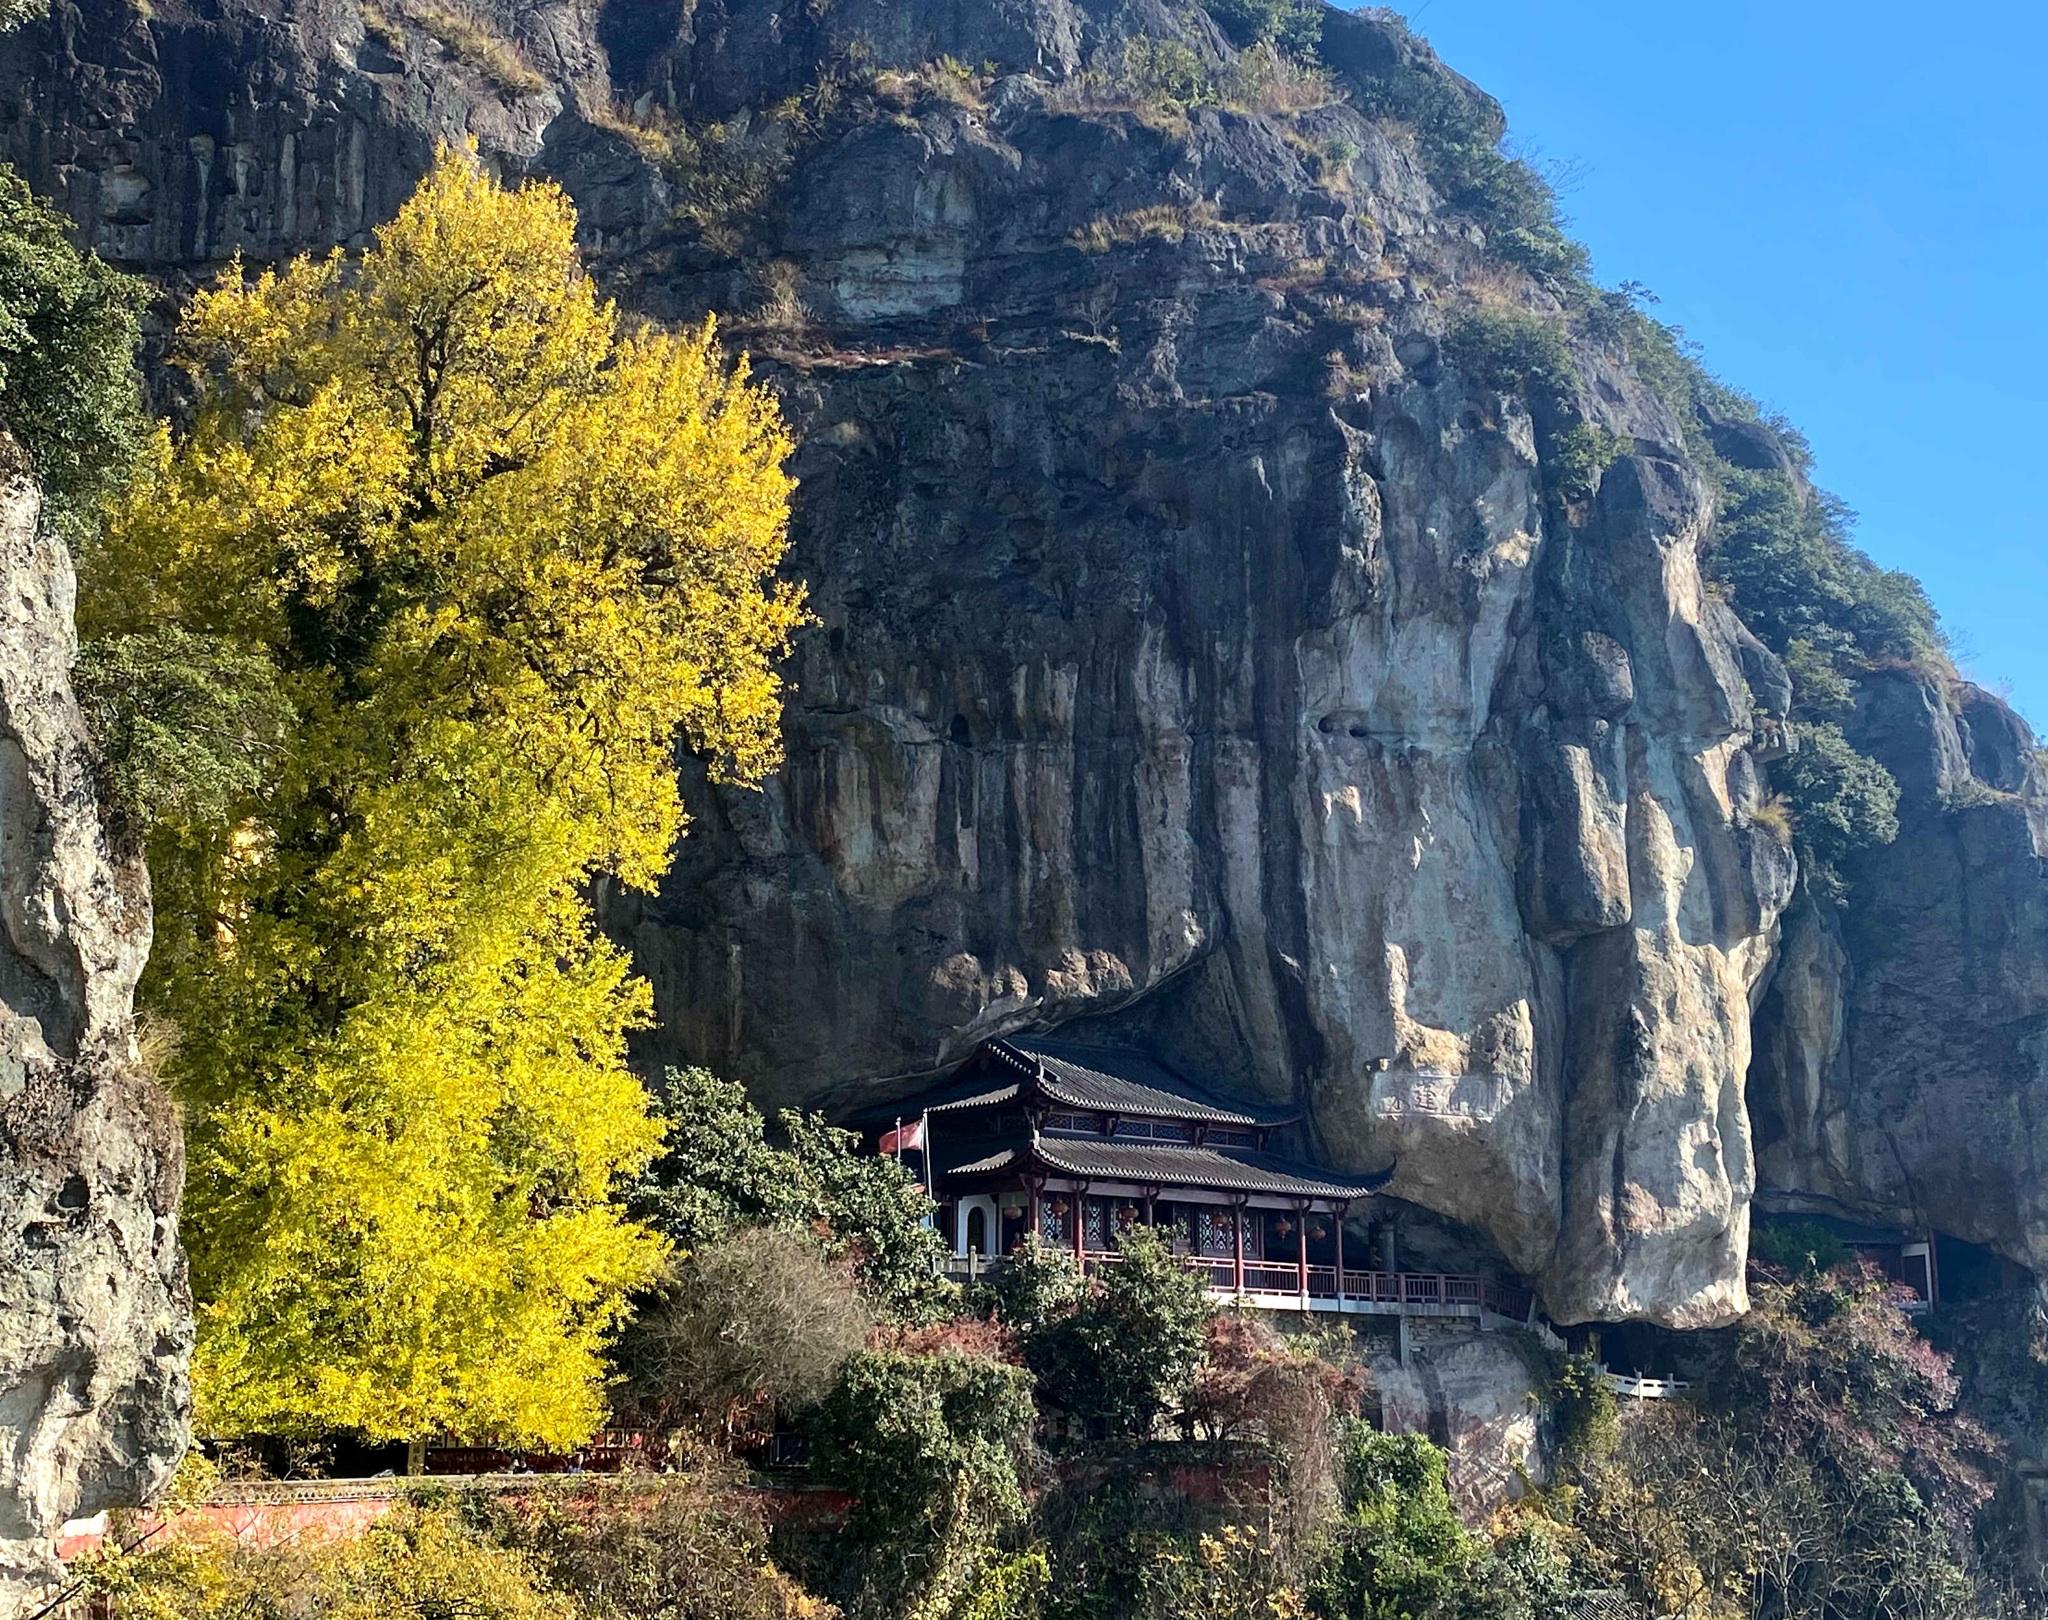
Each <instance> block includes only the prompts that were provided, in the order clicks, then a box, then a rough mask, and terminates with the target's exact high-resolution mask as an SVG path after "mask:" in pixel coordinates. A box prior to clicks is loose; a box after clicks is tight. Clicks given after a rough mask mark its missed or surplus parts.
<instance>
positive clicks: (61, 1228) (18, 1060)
mask: <svg viewBox="0 0 2048 1620" xmlns="http://www.w3.org/2000/svg"><path fill="white" fill-rule="evenodd" d="M37 507H38V501H37V496H36V490H35V486H34V484H33V483H32V482H31V481H30V480H29V479H28V477H27V476H26V474H25V473H24V471H23V469H22V465H21V458H20V455H19V453H18V452H17V451H16V450H15V448H14V446H13V444H12V443H11V442H9V441H8V440H6V439H5V437H4V436H0V1614H12V1613H14V1612H15V1610H16V1609H17V1607H19V1606H21V1605H23V1604H25V1603H27V1602H28V1601H29V1599H30V1598H31V1597H32V1595H33V1594H35V1593H37V1592H39V1591H40V1590H41V1589H42V1588H43V1585H44V1583H45V1580H46V1578H47V1577H48V1575H49V1573H50V1569H51V1564H50V1553H51V1538H52V1537H53V1536H54V1535H55V1533H56V1531H57V1530H58V1528H59V1527H60V1526H61V1525H62V1524H63V1523H64V1522H65V1521H66V1520H68V1519H73V1518H83V1517H88V1516H90V1515H93V1514H96V1513H98V1512H99V1511H100V1510H102V1509H104V1508H107V1507H112V1506H119V1505H122V1504H126V1503H135V1502H140V1501H141V1500H143V1498H144V1497H145V1495H146V1494H147V1493H149V1492H150V1491H152V1490H153V1489H154V1488H155V1487H156V1485H157V1484H158V1483H160V1482H161V1480H162V1478H163V1476H164V1475H165V1474H166V1473H167V1472H168V1471H169V1470H170V1468H171V1467H172V1466H173V1465H174V1464H175V1463H176V1461H177V1459H178V1458H179V1457H180V1456H182V1455H183V1453H184V1449H185V1412H186V1396H185V1357H186V1353H187V1351H188V1350H189V1349H190V1347H191V1301H190V1299H189V1298H188V1297H187V1295H186V1291H185V1274H184V1260H183V1257H182V1255H181V1254H180V1252H179V1249H178V1244H177V1233H176V1227H175V1211H176V1207H177V1197H178V1186H179V1182H180V1180H181V1178H182V1175H183V1169H184V1159H183V1154H182V1151H181V1149H180V1146H179V1140H178V1129H177V1123H176V1121H175V1120H174V1119H173V1118H172V1116H171V1112H170V1108H169V1105H168V1103H167V1102H166V1100H165V1099H164V1097H163V1096H162V1094H161V1093H159V1092H158V1091H157V1090H156V1088H155V1087H154V1085H152V1084H151V1083H150V1081H149V1080H148V1078H147V1077H146V1076H145V1075H143V1074H142V1073H141V1072H140V1071H139V1070H138V1068H137V1066H136V1061H135V1048H134V1036H133V1032H132V1029H131V1013H132V1007H133V996H134V990H135V981H136V977H137V976H138V975H139V974H140V973H141V971H142V962H143V958H144V957H145V955H147V953H148V950H149V897H148V889H147V885H146V883H145V881H144V879H143V876H142V872H141V868H140V866H139V864H138V863H136V862H134V861H132V860H123V859H120V858H117V857H116V856H115V855H114V854H113V853H112V852H110V850H109V848H108V845H107V841H106V838H105V835H104V834H103V832H102V830H101V826H100V821H99V816H98V813H97V810H96V807H95V804H94V799H93V793H92V785H91V777H90V773H89V766H90V756H89V754H88V752H87V747H86V741H85V731H84V726H83V723H82V722H81V720H80V718H79V714H78V710H77V706H76V705H75V703H74V702H73V701H72V698H71V690H70V684H69V675H68V672H69V670H70V668H71V663H72V654H73V652H74V645H73V641H72V630H71V601H72V576H71V563H70V559H69V558H68V557H67V556H66V555H65V553H64V548H63V546H62V545H61V544H59V543H58V542H57V541H56V540H54V539H52V538H50V537H49V536H48V535H47V534H46V533H44V532H43V531H42V530H41V529H40V527H39V526H38V524H37V521H36V518H37Z"/></svg>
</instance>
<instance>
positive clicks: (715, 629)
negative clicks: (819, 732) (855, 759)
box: [82, 153, 803, 1445]
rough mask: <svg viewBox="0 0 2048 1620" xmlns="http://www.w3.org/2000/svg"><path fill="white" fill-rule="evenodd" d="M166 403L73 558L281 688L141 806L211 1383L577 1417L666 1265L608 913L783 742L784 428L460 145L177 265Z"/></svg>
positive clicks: (376, 1428) (118, 618) (633, 1012)
mask: <svg viewBox="0 0 2048 1620" xmlns="http://www.w3.org/2000/svg"><path fill="white" fill-rule="evenodd" d="M181 339H182V341H181V352H182V356H183V359H184V361H185V363H186V365H187V367H188V368H189V370H190V372H191V375H192V379H193V385H194V402H193V406H194V408H193V415H192V424H191V427H190V430H189V431H188V432H186V433H184V434H182V435H179V436H177V437H175V438H173V437H172V436H170V435H168V434H165V435H163V436H161V437H160V438H159V439H158V440H157V442H156V443H155V446H154V448H153V450H152V452H151V453H150V454H149V455H148V456H147V458H146V460H145V463H144V467H143V470H142V473H141V474H140V476H139V478H138V480H137V485H136V487H134V488H133V489H132V491H131V492H130V494H129V496H128V498H127V499H126V500H125V501H124V502H123V504H122V505H121V506H120V508H119V509H118V512H117V514H116V516H115V518H114V520H113V522H112V524H111V527H110V531H109V533H108V536H107V538H106V540H105V542H104V543H103V544H102V545H100V546H98V547H96V548H95V549H94V551H93V552H92V554H91V555H90V556H89V558H88V561H87V568H86V587H87V588H86V592H85V600H84V604H83V615H82V616H83V620H84V626H85V629H86V631H87V633H88V635H90V636H95V637H99V638H114V637H120V636H124V635H132V634H139V633H144V632H149V631H161V630H162V629H164V628H165V627H171V628H175V629H177V630H179V631H181V632H184V633H186V634H187V635H189V636H191V637H194V638H198V639H200V640H203V641H206V642H209V643H211V644H213V645H215V646H218V647H221V648H225V649H230V650H232V651H233V652H234V653H235V654H236V655H237V656H238V657H240V658H243V659H254V660H258V661H260V662H262V663H263V664H265V665H267V667H268V669H269V670H270V671H271V672H272V673H273V675H274V678H275V680H276V683H277V685H278V688H279V690H280V691H281V692H282V693H283V694H284V695H285V697H286V699H287V701H288V703H289V709H290V714H291V716H292V724H291V725H290V727H289V729H288V732H287V734H286V736H285V737H284V739H283V742H282V744H281V746H280V748H279V751H278V753H277V755H276V757H275V758H274V759H272V760H270V761H269V762H268V766H267V769H266V770H265V771H264V772H263V773H262V775H261V777H260V779H258V780H256V781H254V782H246V781H245V782H242V783H240V784H230V788H231V791H232V792H233V802H232V804H231V805H229V806H228V807H227V810H226V813H225V814H222V815H219V816H217V817H214V818H212V819H210V820H209V819H205V818H192V817H187V818H182V819H179V820H175V821H172V822H168V823H165V824H162V825H159V826H158V827H157V829H156V830H155V832H154V834H153V836H152V839H151V867H152V875H153V877H154V880H155V883H156V889H157V896H158V903H159V907H160V917H161V925H160V928H159V933H158V940H157V950H156V954H155V956H154V958H153V960H152V963H151V968H150V973H149V977H148V981H147V984H146V992H145V993H146V995H147V998H148V1000H149V1002H150V1003H151V1004H152V1005H153V1006H154V1007H155V1008H157V1009H159V1010H160V1011H161V1012H163V1013H165V1014H167V1015H168V1017H169V1018H170V1019H171V1021H172V1022H173V1023H174V1024H175V1026H176V1028H177V1029H178V1031H179V1032H180V1036H181V1039H180V1041H179V1044H178V1047H177V1050H176V1052H175V1055H174V1057H173V1058H172V1060H171V1063H170V1069H169V1078H170V1079H171V1080H172V1081H173V1083H174V1085H175V1088H176V1091H177V1094H178V1096H179V1098H180V1100H181V1102H182V1104H183V1106H184V1109H185V1114H186V1121H187V1133H188V1144H189V1153H190V1187H189V1191H188V1195H187V1201H186V1215H185V1221H186V1225H185V1232H186V1237H187V1240H188V1243H189V1246H190V1250H191V1257H192V1269H193V1281H194V1285H195V1292H196V1294H197V1296H198V1300H199V1307H200V1342H199V1349H198V1354H197V1358H196V1366H195V1373H196V1384H197V1392H198V1415H199V1422H200V1424H201V1426H202V1427H203V1428H204V1429H207V1430H210V1431H212V1432H214V1433H237V1432H268V1433H280V1434H291V1433H301V1432H306V1431H317V1430H332V1429H337V1428H339V1429H350V1430H356V1431H360V1432H362V1433H364V1434H367V1435H371V1436H377V1437H389V1438H398V1437H415V1436H420V1435H424V1434H427V1433H429V1432H431V1431H434V1430H437V1429H448V1430H454V1431H457V1432H463V1433H468V1434H474V1435H494V1436H499V1437H502V1438H505V1439H508V1440H515V1441H523V1442H529V1443H541V1444H554V1445H563V1444H570V1443H574V1442H577V1441H580V1440H581V1439H582V1438H583V1437H584V1436H585V1435H586V1434H587V1433H588V1432H589V1430H590V1429H591V1428H592V1427H593V1426H594V1424H595V1423H596V1422H597V1421H598V1420H599V1418H600V1416H601V1412H602V1400H601V1392H600V1380H601V1362H600V1353H601V1351H602V1349H603V1347H604V1344H605V1342H606V1340H607V1338H608V1336H609V1334H610V1333H611V1331H612V1330H613V1329H614V1328H615V1327H616V1325H617V1324H618V1322H619V1320H620V1318H621V1316H622V1315H623V1313H624V1312H625V1310H626V1302H627V1300H628V1298H629V1296H630V1295H631V1293H632V1291H633V1290H635V1289H637V1288H639V1287H641V1286H643V1285H644V1284H646V1283H647V1282H649V1281H650V1280H651V1279H652V1278H653V1277H654V1276H655V1274H656V1273H657V1272H658V1270H659V1269H660V1266H661V1264H662V1253H663V1247H664V1246H663V1243H662V1241H661V1239H660V1238H659V1237H658V1236H657V1235H656V1234H654V1233H653V1232H651V1231H649V1230H648V1229H646V1228H645V1227H643V1226H640V1225H639V1224H637V1223H635V1222H633V1221H631V1220H630V1219H629V1218H628V1217H627V1215H626V1213H625V1211H624V1209H623V1207H622V1203H621V1192H622V1188H623V1186H624V1184H625V1183H626V1182H627V1181H628V1180H629V1179H630V1178H631V1177H632V1176H634V1175H636V1174H638V1173H639V1172H640V1171H641V1170H642V1169H643V1168H644V1167H645V1166H646V1165H647V1163H648V1162H649V1161H650V1160H651V1159H652V1157H653V1156H654V1154H655V1152H656V1151H657V1149H658V1148H659V1145H660V1140H661V1128H660V1125H659V1124H658V1122H657V1121H656V1120H655V1118H654V1117H653V1116H652V1114H651V1113H650V1110H649V1107H648V1099H647V1097H646V1094H645V1093H644V1092H643V1090H642V1089H641V1087H640V1085H639V1083H638V1082H637V1081H636V1080H635V1079H634V1078H633V1076H632V1075H631V1073H630V1072H629V1071H628V1069H627V1067H626V1064H625V1041H626V1036H627V1033H628V1031H629V1030H631V1029H633V1028H635V1027H636V1026H639V1025H643V1024H645V1023H646V1022H647V1020H648V1016H649V1008H650V997H649V993H648V990H647V987H646V986H645V985H644V984H643V983H642V982H640V981H639V980H637V979H636V978H635V977H634V976H633V975H632V973H631V971H630V968H629V965H628V963H627V961H626V959H625V957H624V956H623V954H622V953H621V952H619V951H618V950H617V949H616V948H614V947H613V946H612V945H611V944H609V943H608V942H607V941H606V940H604V939H603V938H602V937H601V936H600V935H599V934H598V933H597V931H596V929H595V927H594V926H593V921H592V917H591V913H590V908H589V905H588V902H587V900H586V898H585V894H586V887H587V885H588V884H589V883H590V882H591V881H592V880H593V879H595V878H598V877H600V876H603V877H606V878H609V879H611V880H613V881H618V882H622V883H626V884H630V885H634V886H638V887H643V888H644V887H650V886H651V885H652V884H653V883H654V882H655V881H656V879H657V878H658V877H659V876H660V874H661V872H662V870H663V869H664V867H665V865H666V863H667V859H668V855H669V851H670V847H671V845H672V844H673V843H674V841H675V839H676V837H677V835H678V833H679V831H680V829H681V827H682V825H683V820H684V815H683V806H682V803H681V802H680V797H679V792H678V788H677V784H676V776H675V772H674V769H673V750H674V748H675V746H676V743H677V741H678V739H679V738H681V739H686V740H687V741H688V742H689V743H690V744H691V745H692V746H694V747H696V748H697V749H699V750H700V751H702V752H703V753H704V754H705V755H706V756H708V758H709V759H710V760H711V762H712V765H713V768H714V770H715V771H716V772H717V773H718V774H720V775H722V776H723V777H725V778H727V779H730V780H735V781H741V782H747V781H752V780H755V779H757V778H759V777H760V776H761V775H762V774H763V773H764V772H765V771H767V770H768V769H769V768H771V767H772V765H773V764H774V763H775V759H776V750H777V740H776V739H777V731H776V722H777V717H778V712H779V702H780V687H779V684H778V681H777V678H776V674H775V662H776V660H777V659H778V657H779V656H780V655H781V654H782V653H783V651H784V650H785V647H786V644H787V640H788V637H789V635H790V633H791V631H792V630H793V628H794V627H795V626H796V625H797V624H798V623H799V621H800V619H801V617H802V612H803V609H802V604H801V598H800V593H799V592H798V591H796V590H794V589H792V588H789V587H787V586H780V585H777V584H775V583H773V579H772V575H773V571H774V569H775V568H776V566H777V564H778V563H779V561H780V560H781V557H782V554H783V549H784V544H785V530H786V520H787V513H788V501H789V493H790V487H791V485H790V480H789V479H788V477H787V476H786V475H785V473H784V472H783V470H782V469H783V462H784V460H785V458H786V457H787V455H788V452H789V449H790V444H789V440H788V438H787V436H786V434H785V432H784V429H783V427H782V424H781V422H780V420H779V418H778V415H777V412H776V409H775V406H774V405H773V403H772V402H771V400H770V399H769V397H768V396H767V394H766V393H765V392H764V391H763V390H762V389H760V388H759V387H757V386H756V385H754V384H753V383H751V382H750V381H749V379H748V376H747V373H746V369H745V366H744V364H741V365H739V366H736V367H735V366H730V365H728V364H726V363H725V362H724V360H723V359H722V358H721V357H720V353H719V350H718V347H717V342H716V335H715V333H714V331H713V330H712V328H711V327H710V326H709V325H708V324H707V325H706V326H704V327H702V328H699V329H697V330H695V331H691V332H688V333H683V334H670V333H666V332H659V331H652V330H629V329H627V328H625V327H624V326H623V324H622V323H621V321H620V319H619V317H618V315H617V313H616V312H615V310H614V309H613V307H612V306H611V305H610V304H608V303H606V302H604V301H602V300H601V299H600V298H599V297H598V295H597V293H596V292H595V290H594V289H593V288H592V286H591V285H590V283H589V281H588V280H587V279H586V277H585V276H584V275H583V273H582V270H581V267H580V264H579V261H578V255H577V250H576V245H575V215H574V210H573V209H572V208H571V206H570V204H569V202H568V200H567V199H566V197H564V196H563V194H562V193H561V192H560V191H559V190H558V189H556V188H554V187H552V186H543V185H533V186H527V187H524V188H522V189H519V190H511V189H507V188H505V187H503V186H501V185H499V184H497V183H496V182H494V181H493V180H491V179H489V178H488V177H486V176H485V175H484V174H483V173H482V172H481V171H480V170H479V168H478V166H477V164H476V162H475V161H474V159H473V158H471V157H469V156H467V155H465V154H462V153H452V154H449V153H444V154H443V155H442V157H441V158H440V159H439V161H438V162H437V163H436V165H435V167H434V169H433V171H432V173H431V174H430V175H429V176H428V177H427V179H426V180H425V181H424V183H423V184H422V185H421V187H420V189H419V190H418V192H417V193H416V194H415V195H414V197H413V198H412V200H411V201H410V202H408V203H407V204H406V206H405V207H404V208H403V209H402V210H401V211H400V213H399V214H398V216H397V218H396V219H394V220H393V221H392V222H391V223H390V224H389V225H387V226H386V227H384V228H383V229H382V230H381V231H380V232H379V233H378V234H377V238H376V241H375V244H374V246H373V247H371V248H370V250H369V251H368V252H367V253H366V254H364V255H363V256H362V257H361V259H360V260H359V261H351V260H349V259H347V258H344V257H343V256H342V255H341V254H339V253H336V254H335V255H333V256H331V257H328V258H325V259H301V260H298V261H297V262H295V263H293V264H291V265H290V266H288V267H286V268H285V269H283V270H280V271H269V272H265V273H264V274H263V275H261V276H260V277H257V278H256V279H255V280H253V281H251V282H248V283H246V284H245V282H244V280H243V277H242V273H241V270H240V267H239V266H237V267H235V268H234V269H233V270H231V271H230V272H229V274H228V275H227V277H226V278H225V279H224V280H223V281H222V283H221V284H220V285H219V286H217V287H216V288H215V289H213V290H212V291H210V292H206V293H203V294H201V295H200V297H199V298H198V299H197V300H196V301H195V303H194V305H193V308H192V310H191V313H190V315H189V317H188V318H187V320H186V322H185V325H184V328H183V331H182V334H181Z"/></svg>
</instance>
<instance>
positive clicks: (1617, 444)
mask: <svg viewBox="0 0 2048 1620" xmlns="http://www.w3.org/2000/svg"><path fill="white" fill-rule="evenodd" d="M1628 450H1629V440H1628V439H1626V438H1625V437H1623V436H1622V435H1621V434H1619V433H1615V432H1612V431H1610V430H1609V429H1607V428H1604V427H1600V426H1598V425H1597V424H1595V423H1592V422H1574V423H1573V424H1572V425H1571V426H1570V427H1568V428H1565V429H1564V430H1563V431H1562V432H1560V433H1558V434H1556V435H1555V436H1554V437H1553V438H1552V440H1551V442H1550V447H1549V449H1548V451H1547V453H1546V454H1545V455H1544V458H1543V473H1544V479H1545V482H1546V483H1547V485H1548V486H1549V488H1550V491H1551V493H1552V494H1554V495H1556V496H1557V498H1558V499H1559V500H1562V501H1584V500H1591V499H1592V498H1593V496H1595V495H1597V494H1598V493H1599V492H1600V476H1601V474H1602V473H1604V472H1606V471H1607V469H1608V468H1609V467H1611V466H1613V465H1614V464H1615V462H1617V461H1619V460H1620V459H1621V458H1622V457H1623V456H1625V455H1627V454H1628Z"/></svg>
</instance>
